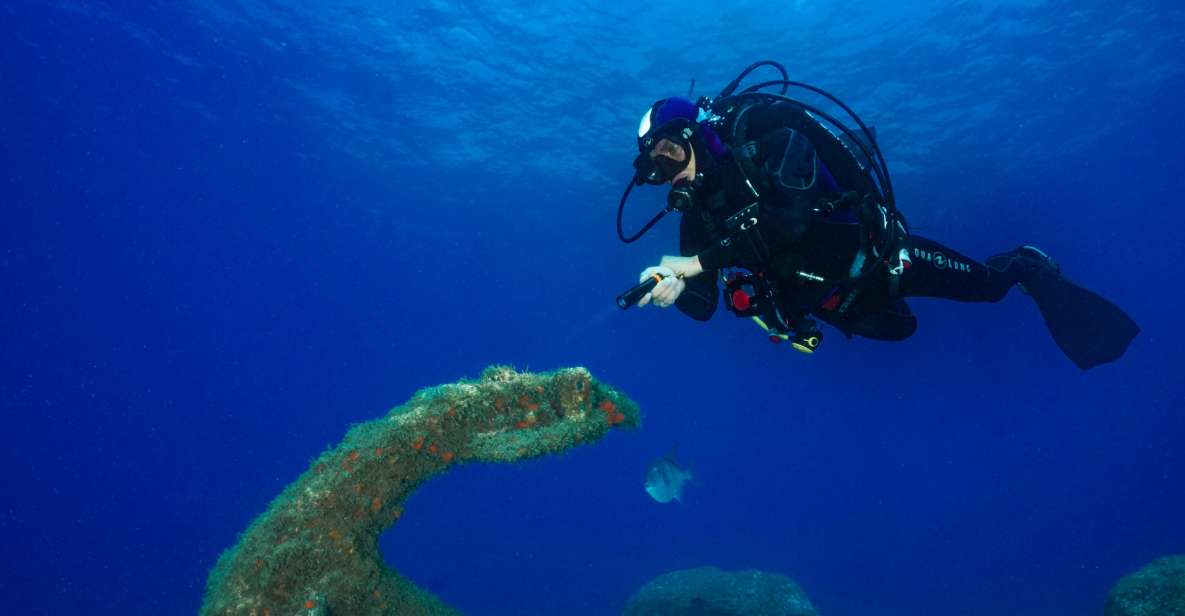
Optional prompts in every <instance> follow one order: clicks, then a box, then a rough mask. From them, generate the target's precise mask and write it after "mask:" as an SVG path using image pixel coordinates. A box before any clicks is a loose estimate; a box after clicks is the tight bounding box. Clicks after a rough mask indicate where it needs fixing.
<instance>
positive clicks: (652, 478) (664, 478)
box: [646, 454, 692, 503]
mask: <svg viewBox="0 0 1185 616" xmlns="http://www.w3.org/2000/svg"><path fill="white" fill-rule="evenodd" d="M691 479H692V476H691V471H690V470H688V469H685V468H683V467H681V466H679V464H678V463H677V462H675V458H674V456H672V455H671V454H667V455H665V456H663V457H662V458H659V459H658V460H655V461H654V462H653V463H652V464H651V465H650V468H648V469H646V493H647V494H649V495H650V498H653V499H654V500H656V501H658V502H660V503H669V502H671V501H678V502H680V503H681V502H683V484H684V483H687V482H688V481H691Z"/></svg>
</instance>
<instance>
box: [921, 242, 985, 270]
mask: <svg viewBox="0 0 1185 616" xmlns="http://www.w3.org/2000/svg"><path fill="white" fill-rule="evenodd" d="M913 256H914V258H917V259H924V260H925V261H926V262H927V263H930V264H931V265H933V266H934V269H939V270H945V269H949V270H954V271H956V272H968V273H970V272H971V266H970V265H968V264H966V263H963V262H962V261H955V260H954V259H952V258H950V257H948V256H946V255H944V254H942V253H941V252H938V251H934V252H930V251H928V250H922V249H921V248H914V249H913Z"/></svg>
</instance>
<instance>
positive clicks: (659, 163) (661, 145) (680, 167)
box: [649, 139, 695, 184]
mask: <svg viewBox="0 0 1185 616" xmlns="http://www.w3.org/2000/svg"><path fill="white" fill-rule="evenodd" d="M649 155H650V160H652V161H654V166H655V167H658V168H659V169H662V170H664V171H666V170H670V172H668V173H664V175H670V176H671V179H670V182H671V183H672V184H674V183H675V182H678V181H679V180H680V179H682V178H690V177H693V176H694V175H695V152H693V151H691V149H690V148H685V147H684V146H683V145H682V144H680V143H678V142H676V141H672V140H670V139H659V141H658V143H656V144H654V147H653V148H650V152H649ZM671 172H673V173H671Z"/></svg>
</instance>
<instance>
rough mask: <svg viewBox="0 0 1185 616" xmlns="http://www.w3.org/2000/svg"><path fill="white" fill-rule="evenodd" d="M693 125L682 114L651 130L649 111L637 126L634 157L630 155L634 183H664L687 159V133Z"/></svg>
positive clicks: (673, 175) (688, 135)
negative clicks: (636, 152) (635, 153)
mask: <svg viewBox="0 0 1185 616" xmlns="http://www.w3.org/2000/svg"><path fill="white" fill-rule="evenodd" d="M694 134H695V125H694V124H693V123H692V122H691V121H690V120H686V119H683V118H680V119H676V120H672V121H670V122H667V123H666V124H664V125H663V126H660V127H657V128H655V129H653V130H651V126H650V112H647V113H646V115H645V116H643V117H642V123H641V125H640V126H639V127H638V157H637V158H635V159H634V181H635V183H636V184H656V185H657V184H665V183H667V182H669V181H671V178H673V177H675V176H676V175H679V172H681V171H683V170H684V169H686V168H687V165H688V163H689V162H690V161H691V136H692V135H694Z"/></svg>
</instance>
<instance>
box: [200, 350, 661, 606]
mask: <svg viewBox="0 0 1185 616" xmlns="http://www.w3.org/2000/svg"><path fill="white" fill-rule="evenodd" d="M638 423H639V413H638V407H637V405H635V404H634V403H633V402H631V401H630V400H628V399H627V398H626V397H625V396H623V395H622V394H620V393H618V392H617V391H615V390H613V389H611V388H609V387H607V386H605V385H602V384H601V383H598V382H597V381H596V380H595V379H593V378H592V376H591V375H590V374H589V372H588V371H587V370H585V369H583V368H569V369H563V370H558V371H555V372H550V373H545V374H531V373H522V372H516V371H514V370H513V369H511V368H507V367H500V366H495V367H491V368H488V369H486V371H485V372H484V373H483V374H482V376H481V378H480V379H478V380H476V381H461V382H458V383H454V384H450V385H442V386H438V387H431V388H427V389H424V390H421V391H419V392H417V393H416V394H415V395H414V396H413V397H412V398H411V399H410V400H409V401H408V402H407V403H405V404H403V405H401V406H399V407H396V408H394V409H392V410H391V411H390V412H389V413H387V415H386V416H385V417H382V418H381V419H376V420H373V421H369V422H366V423H363V424H360V425H357V426H354V427H353V428H352V429H350V431H349V432H348V433H346V436H345V438H344V439H343V440H342V442H341V443H340V444H339V445H337V446H336V447H334V448H332V449H330V450H329V451H326V452H325V453H323V454H321V455H320V456H319V457H318V458H317V459H316V460H314V461H313V463H312V464H311V465H310V467H309V469H308V470H307V471H305V472H304V473H303V474H302V475H301V476H300V477H299V478H298V479H297V480H296V481H295V482H293V483H292V484H290V485H289V486H288V487H286V488H285V489H284V491H283V492H282V493H281V494H280V495H279V496H278V497H276V499H275V500H273V501H272V503H271V504H270V505H269V506H268V509H267V511H266V512H264V513H263V514H262V515H260V516H259V517H258V518H256V520H255V521H254V522H252V524H251V526H250V527H249V528H248V529H247V531H246V532H245V533H243V535H242V536H241V537H240V540H239V542H238V544H237V545H235V546H234V547H233V548H231V549H230V550H227V551H226V552H225V553H223V554H222V556H221V557H220V558H219V559H218V563H217V565H215V567H214V570H213V571H212V572H211V573H210V577H209V580H208V581H207V585H206V596H205V601H204V603H203V605H202V610H201V614H203V615H224V614H244V615H253V616H280V615H287V614H358V615H370V614H424V615H435V614H457V613H458V612H456V610H454V609H452V608H450V607H449V606H448V605H446V604H445V603H444V602H443V601H441V600H439V599H438V598H436V597H434V596H433V595H431V594H430V593H428V592H427V591H424V590H422V589H420V588H418V587H416V586H415V585H414V584H412V583H411V582H410V581H408V580H407V579H405V578H404V577H402V576H400V575H399V574H398V573H397V572H395V571H394V570H392V569H390V568H388V567H387V566H386V563H385V562H384V561H383V558H382V555H381V554H380V552H379V547H378V538H379V535H380V534H381V533H382V532H383V531H384V530H386V529H387V528H389V527H391V526H392V525H394V524H395V523H396V522H397V521H398V520H399V518H400V516H402V515H403V503H404V501H405V500H406V499H407V497H408V496H409V495H410V494H411V493H412V492H413V491H414V490H415V489H416V488H417V487H419V485H420V484H421V483H423V482H424V481H427V480H428V479H430V478H431V477H433V476H434V475H436V474H438V473H441V472H444V471H445V470H447V469H449V468H450V467H451V466H453V465H455V464H461V463H464V462H470V461H484V462H515V461H518V460H525V459H528V458H533V457H537V456H541V455H544V454H547V453H555V452H559V451H563V450H565V449H568V448H570V447H573V446H575V445H578V444H581V443H592V442H595V441H598V440H600V438H601V437H603V436H605V434H607V433H608V432H609V431H610V430H612V429H614V428H619V427H634V426H637V425H638Z"/></svg>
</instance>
